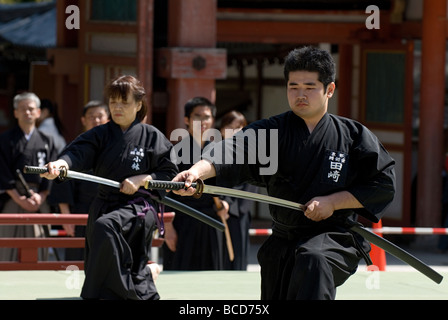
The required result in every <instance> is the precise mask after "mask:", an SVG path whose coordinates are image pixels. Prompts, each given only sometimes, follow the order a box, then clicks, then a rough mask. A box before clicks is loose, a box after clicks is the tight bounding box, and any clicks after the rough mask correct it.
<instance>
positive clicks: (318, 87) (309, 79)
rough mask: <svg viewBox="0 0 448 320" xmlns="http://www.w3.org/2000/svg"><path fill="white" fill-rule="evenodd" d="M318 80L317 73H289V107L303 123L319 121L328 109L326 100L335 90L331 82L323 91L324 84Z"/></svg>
mask: <svg viewBox="0 0 448 320" xmlns="http://www.w3.org/2000/svg"><path fill="white" fill-rule="evenodd" d="M318 78H319V74H318V73H317V72H309V71H293V72H290V73H289V80H288V85H287V92H288V94H287V95H288V102H289V107H290V108H291V110H292V111H293V112H294V113H295V114H296V115H298V116H299V117H301V118H302V119H304V120H305V121H319V120H320V119H321V118H322V116H323V115H324V114H325V113H326V112H327V109H328V99H329V98H330V97H331V96H332V95H333V92H334V89H335V84H334V82H332V83H330V84H329V85H328V86H327V90H325V89H324V84H323V83H322V82H320V81H319V80H318Z"/></svg>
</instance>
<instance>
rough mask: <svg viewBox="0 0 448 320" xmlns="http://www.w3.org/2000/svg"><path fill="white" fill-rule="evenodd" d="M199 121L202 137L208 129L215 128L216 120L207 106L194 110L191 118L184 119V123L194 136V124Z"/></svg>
mask: <svg viewBox="0 0 448 320" xmlns="http://www.w3.org/2000/svg"><path fill="white" fill-rule="evenodd" d="M195 121H198V122H200V123H201V135H202V134H203V133H204V132H205V131H206V130H208V129H210V128H212V127H213V124H214V119H213V115H212V110H211V109H210V108H209V107H207V106H197V107H195V108H194V109H193V111H192V112H191V114H190V117H189V118H187V117H185V118H184V122H185V124H186V125H187V127H188V131H189V132H190V134H193V123H194V122H195Z"/></svg>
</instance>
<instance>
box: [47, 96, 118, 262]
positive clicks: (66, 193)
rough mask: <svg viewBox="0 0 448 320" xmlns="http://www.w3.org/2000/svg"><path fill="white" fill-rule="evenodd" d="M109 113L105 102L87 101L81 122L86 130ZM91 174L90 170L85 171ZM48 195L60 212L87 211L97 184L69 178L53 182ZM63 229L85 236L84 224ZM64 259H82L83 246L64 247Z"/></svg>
mask: <svg viewBox="0 0 448 320" xmlns="http://www.w3.org/2000/svg"><path fill="white" fill-rule="evenodd" d="M109 118H110V113H109V108H108V106H107V104H105V103H103V102H102V101H97V100H93V101H90V102H88V103H87V104H86V105H85V106H84V109H83V112H82V116H81V123H82V125H83V131H84V132H86V131H88V130H90V129H92V128H94V127H96V126H99V125H102V124H105V123H107V122H108V121H109ZM87 173H89V174H92V172H91V171H89V172H87ZM54 186H55V187H54V188H52V190H51V193H50V195H49V197H48V202H49V203H50V204H51V205H53V206H58V208H59V211H60V213H61V214H72V213H73V214H76V213H84V214H85V213H88V212H89V207H90V204H91V203H92V202H93V199H94V198H95V196H96V193H97V189H98V185H97V184H96V183H93V182H89V181H84V180H76V179H71V180H67V181H64V182H63V183H57V184H54ZM63 229H64V230H65V232H66V233H67V235H68V236H70V237H85V229H86V226H82V225H77V226H75V225H63ZM65 260H67V261H72V260H76V261H80V260H84V249H83V248H67V249H65Z"/></svg>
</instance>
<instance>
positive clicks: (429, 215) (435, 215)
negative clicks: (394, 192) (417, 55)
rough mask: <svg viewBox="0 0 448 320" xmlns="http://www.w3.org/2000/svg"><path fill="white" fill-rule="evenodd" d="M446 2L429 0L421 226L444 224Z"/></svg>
mask: <svg viewBox="0 0 448 320" xmlns="http://www.w3.org/2000/svg"><path fill="white" fill-rule="evenodd" d="M446 9H447V4H446V0H431V1H429V0H425V1H424V7H423V27H422V28H423V30H422V75H421V101H420V131H419V152H418V180H417V183H418V185H417V214H416V215H417V216H416V221H417V225H418V226H427V227H437V226H439V225H440V223H441V210H442V205H441V204H442V200H441V199H442V176H441V175H442V166H443V121H444V107H445V103H444V101H445V50H446V34H445V33H446V31H445V30H446Z"/></svg>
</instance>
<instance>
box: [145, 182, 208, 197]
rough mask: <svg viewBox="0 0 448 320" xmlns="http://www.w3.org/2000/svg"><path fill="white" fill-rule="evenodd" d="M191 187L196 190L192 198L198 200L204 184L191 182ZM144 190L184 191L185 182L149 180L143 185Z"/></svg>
mask: <svg viewBox="0 0 448 320" xmlns="http://www.w3.org/2000/svg"><path fill="white" fill-rule="evenodd" d="M191 187H192V188H195V189H196V193H195V194H194V195H193V197H194V198H196V199H199V198H200V197H201V196H202V193H203V191H204V182H203V181H202V180H198V181H197V182H193V183H192V184H191ZM145 189H156V190H157V189H158V190H173V191H176V190H181V189H185V182H173V181H161V180H149V181H146V183H145Z"/></svg>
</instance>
